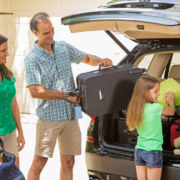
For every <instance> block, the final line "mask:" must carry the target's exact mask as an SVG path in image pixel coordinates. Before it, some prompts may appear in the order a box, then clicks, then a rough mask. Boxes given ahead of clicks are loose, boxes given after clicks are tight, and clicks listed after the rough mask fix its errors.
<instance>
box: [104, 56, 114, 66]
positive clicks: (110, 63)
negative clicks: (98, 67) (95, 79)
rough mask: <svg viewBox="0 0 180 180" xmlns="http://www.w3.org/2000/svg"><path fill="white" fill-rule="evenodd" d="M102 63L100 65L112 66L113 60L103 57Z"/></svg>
mask: <svg viewBox="0 0 180 180" xmlns="http://www.w3.org/2000/svg"><path fill="white" fill-rule="evenodd" d="M102 64H103V66H102V67H108V66H112V64H113V62H112V60H110V59H108V58H105V59H102Z"/></svg>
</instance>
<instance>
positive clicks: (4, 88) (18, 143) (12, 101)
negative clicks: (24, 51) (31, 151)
mask: <svg viewBox="0 0 180 180" xmlns="http://www.w3.org/2000/svg"><path fill="white" fill-rule="evenodd" d="M7 40H8V39H7V38H6V37H4V36H2V35H0V137H1V139H2V140H3V142H4V148H5V150H6V151H7V152H10V153H13V154H14V155H15V156H16V162H15V163H16V165H17V166H18V167H19V154H18V151H21V150H22V149H23V147H24V144H25V141H24V135H23V130H22V126H21V122H20V114H19V108H18V104H17V101H16V97H15V95H16V88H15V85H14V83H15V82H16V79H15V77H14V76H13V74H12V72H11V71H10V70H9V69H8V68H7V66H6V63H7V60H6V58H7V56H8V55H9V53H8V51H7V50H8V44H7ZM16 128H17V131H18V136H16ZM1 163H3V162H2V154H1V156H0V164H1Z"/></svg>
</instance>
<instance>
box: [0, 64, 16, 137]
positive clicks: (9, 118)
mask: <svg viewBox="0 0 180 180" xmlns="http://www.w3.org/2000/svg"><path fill="white" fill-rule="evenodd" d="M0 71H1V73H2V77H3V82H2V81H0V135H8V134H11V133H12V132H13V131H14V130H15V129H16V125H15V123H14V120H13V115H12V111H11V104H12V100H13V98H14V97H15V94H16V88H15V86H14V83H15V82H16V79H15V78H12V79H11V81H9V80H8V79H6V77H5V76H4V74H3V72H2V67H1V65H0Z"/></svg>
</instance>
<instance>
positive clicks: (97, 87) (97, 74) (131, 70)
mask: <svg viewBox="0 0 180 180" xmlns="http://www.w3.org/2000/svg"><path fill="white" fill-rule="evenodd" d="M145 71H146V70H145V69H140V68H137V67H134V66H132V65H131V64H122V65H120V66H113V67H110V68H104V69H99V70H97V71H91V72H87V73H83V74H80V75H78V76H77V79H76V81H77V87H78V91H81V92H82V99H81V107H82V110H83V112H85V113H86V114H88V115H90V116H98V115H103V114H108V113H112V112H117V111H120V110H122V109H126V108H127V106H128V103H129V101H130V98H131V96H132V93H133V89H134V85H135V83H136V81H137V80H138V79H139V77H141V76H142V74H143V73H144V72H145Z"/></svg>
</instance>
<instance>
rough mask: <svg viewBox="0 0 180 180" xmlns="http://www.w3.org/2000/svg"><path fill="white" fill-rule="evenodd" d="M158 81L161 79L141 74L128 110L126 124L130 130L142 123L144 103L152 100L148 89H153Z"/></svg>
mask: <svg viewBox="0 0 180 180" xmlns="http://www.w3.org/2000/svg"><path fill="white" fill-rule="evenodd" d="M156 83H159V81H158V80H157V79H156V78H154V77H152V76H148V75H144V76H141V77H140V78H139V79H138V80H137V82H136V85H135V87H134V91H133V95H132V97H131V100H130V103H129V106H128V110H127V118H126V124H127V126H128V127H129V129H130V130H134V129H135V128H136V127H137V128H139V125H142V118H143V117H142V115H143V109H144V104H145V103H147V102H150V101H151V100H150V98H149V92H148V91H149V90H151V89H153V88H154V86H155V84H156Z"/></svg>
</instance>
